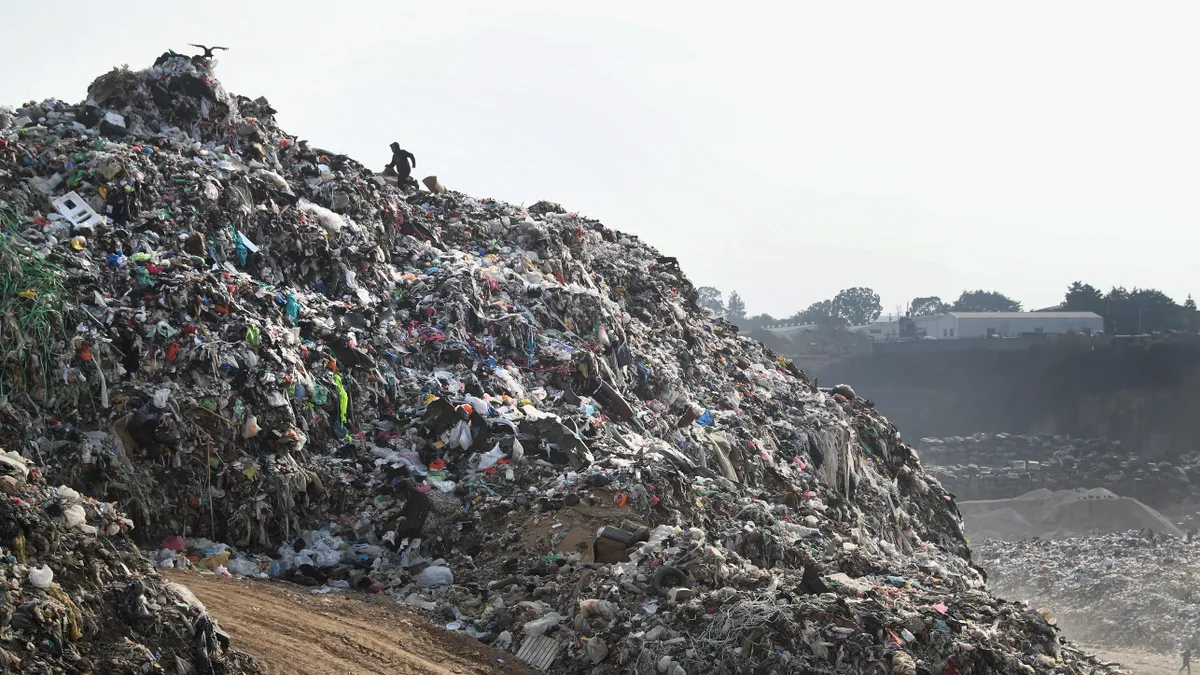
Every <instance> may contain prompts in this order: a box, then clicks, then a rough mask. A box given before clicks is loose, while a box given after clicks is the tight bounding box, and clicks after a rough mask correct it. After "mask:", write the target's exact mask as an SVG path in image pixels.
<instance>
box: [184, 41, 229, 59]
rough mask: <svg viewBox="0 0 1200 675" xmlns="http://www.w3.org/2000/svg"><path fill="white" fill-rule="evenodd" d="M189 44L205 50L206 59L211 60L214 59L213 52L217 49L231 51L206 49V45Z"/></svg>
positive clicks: (213, 48)
mask: <svg viewBox="0 0 1200 675" xmlns="http://www.w3.org/2000/svg"><path fill="white" fill-rule="evenodd" d="M188 44H189V45H190V46H192V47H199V48H200V49H203V50H204V58H206V59H211V58H212V57H213V51H215V50H217V49H223V50H225V51H229V47H205V46H204V45H197V44H192V43H190V42H189V43H188Z"/></svg>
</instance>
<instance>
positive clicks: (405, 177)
mask: <svg viewBox="0 0 1200 675" xmlns="http://www.w3.org/2000/svg"><path fill="white" fill-rule="evenodd" d="M391 147H392V161H391V162H389V163H388V165H387V166H386V167H384V168H385V169H394V170H395V171H396V185H397V186H400V187H403V186H404V185H408V184H415V183H416V181H414V180H413V179H412V170H413V169H415V168H417V158H416V157H415V156H413V154H412V153H411V152H409V151H407V150H403V149H401V148H400V144H399V143H392V146H391ZM409 162H412V165H411V166H410V165H409Z"/></svg>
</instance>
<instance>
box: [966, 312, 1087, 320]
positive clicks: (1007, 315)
mask: <svg viewBox="0 0 1200 675" xmlns="http://www.w3.org/2000/svg"><path fill="white" fill-rule="evenodd" d="M950 316H953V317H957V318H959V319H1099V318H1100V315H1099V314H1097V313H1095V312H950Z"/></svg>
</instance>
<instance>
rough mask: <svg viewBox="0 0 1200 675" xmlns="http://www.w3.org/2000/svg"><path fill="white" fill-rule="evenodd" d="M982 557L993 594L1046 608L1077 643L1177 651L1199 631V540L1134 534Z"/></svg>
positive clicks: (1014, 545) (992, 545)
mask: <svg viewBox="0 0 1200 675" xmlns="http://www.w3.org/2000/svg"><path fill="white" fill-rule="evenodd" d="M977 552H978V555H979V559H980V560H981V562H982V565H983V566H984V568H985V569H986V570H987V572H988V579H989V586H990V587H991V589H992V591H993V592H995V593H997V594H998V595H1001V596H1003V597H1005V598H1010V599H1013V600H1024V601H1028V602H1029V603H1030V604H1031V605H1032V606H1034V607H1036V608H1038V609H1039V610H1049V612H1050V614H1047V616H1050V615H1051V614H1052V615H1053V616H1054V617H1056V618H1057V624H1058V626H1059V627H1061V628H1062V629H1063V630H1064V631H1066V632H1067V633H1068V634H1070V635H1071V637H1072V638H1073V639H1076V640H1086V641H1089V642H1094V643H1096V644H1110V645H1122V646H1127V647H1135V648H1145V647H1150V648H1152V649H1154V650H1156V651H1159V652H1162V653H1164V654H1176V653H1178V652H1179V651H1180V647H1181V645H1186V644H1190V643H1191V642H1192V640H1194V639H1195V636H1196V635H1198V634H1200V617H1197V616H1196V612H1195V605H1196V602H1197V601H1200V591H1198V590H1197V589H1198V588H1200V548H1198V546H1197V544H1196V543H1195V542H1190V541H1185V540H1183V539H1178V538H1175V537H1168V536H1162V535H1155V534H1151V533H1147V532H1145V531H1144V530H1131V531H1129V532H1124V533H1120V534H1108V535H1102V536H1093V537H1081V538H1077V539H1060V540H1056V541H1044V540H1041V541H1022V542H1001V541H987V542H984V543H983V544H982V545H980V546H979V548H978V549H977Z"/></svg>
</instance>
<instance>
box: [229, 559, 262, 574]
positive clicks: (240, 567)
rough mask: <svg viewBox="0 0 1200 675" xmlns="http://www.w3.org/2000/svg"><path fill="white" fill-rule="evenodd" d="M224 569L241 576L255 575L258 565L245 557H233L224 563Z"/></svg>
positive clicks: (257, 571)
mask: <svg viewBox="0 0 1200 675" xmlns="http://www.w3.org/2000/svg"><path fill="white" fill-rule="evenodd" d="M225 567H226V569H228V570H229V573H230V574H236V575H238V576H241V577H256V576H258V573H259V569H258V565H256V564H254V562H253V561H251V560H249V559H247V558H233V559H232V560H230V561H229V562H228V563H227V564H226V566H225Z"/></svg>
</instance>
